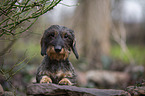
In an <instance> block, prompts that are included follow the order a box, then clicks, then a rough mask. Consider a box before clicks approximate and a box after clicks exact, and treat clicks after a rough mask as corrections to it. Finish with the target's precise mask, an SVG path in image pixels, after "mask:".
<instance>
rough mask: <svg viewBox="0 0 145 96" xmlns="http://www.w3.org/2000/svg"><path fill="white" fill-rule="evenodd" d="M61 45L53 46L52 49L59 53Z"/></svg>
mask: <svg viewBox="0 0 145 96" xmlns="http://www.w3.org/2000/svg"><path fill="white" fill-rule="evenodd" d="M61 49H62V47H61V46H55V47H54V50H55V52H56V53H59V52H60V51H61Z"/></svg>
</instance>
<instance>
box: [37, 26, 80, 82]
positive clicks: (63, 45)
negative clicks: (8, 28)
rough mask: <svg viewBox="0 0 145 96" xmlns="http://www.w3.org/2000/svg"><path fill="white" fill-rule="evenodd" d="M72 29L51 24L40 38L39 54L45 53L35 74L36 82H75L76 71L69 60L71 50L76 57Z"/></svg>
mask: <svg viewBox="0 0 145 96" xmlns="http://www.w3.org/2000/svg"><path fill="white" fill-rule="evenodd" d="M75 44H76V41H75V36H74V31H73V30H71V29H68V28H66V27H64V26H59V25H52V26H51V27H49V28H48V29H47V30H45V32H44V34H43V37H42V39H41V55H42V56H43V55H45V57H44V59H43V61H42V64H41V65H40V66H39V67H38V70H37V74H36V81H37V83H55V84H65V85H75V84H76V73H75V71H74V68H73V66H72V64H71V62H69V59H68V57H69V54H70V52H71V50H72V51H73V53H74V54H75V56H76V58H78V53H77V50H76V47H75Z"/></svg>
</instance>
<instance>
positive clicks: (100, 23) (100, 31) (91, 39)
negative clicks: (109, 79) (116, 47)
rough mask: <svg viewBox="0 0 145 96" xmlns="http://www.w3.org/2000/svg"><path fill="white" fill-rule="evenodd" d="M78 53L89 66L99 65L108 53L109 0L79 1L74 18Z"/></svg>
mask: <svg viewBox="0 0 145 96" xmlns="http://www.w3.org/2000/svg"><path fill="white" fill-rule="evenodd" d="M73 24H74V29H75V31H77V33H76V34H77V38H79V39H78V41H80V42H78V43H79V52H80V53H81V55H82V56H83V57H86V58H87V60H88V61H89V63H90V64H92V65H93V68H94V66H96V65H97V64H96V63H95V62H98V63H101V60H100V57H101V56H102V55H109V51H110V41H109V36H110V25H111V20H110V0H91V1H90V0H80V5H79V6H78V7H77V8H76V14H75V16H74V22H73Z"/></svg>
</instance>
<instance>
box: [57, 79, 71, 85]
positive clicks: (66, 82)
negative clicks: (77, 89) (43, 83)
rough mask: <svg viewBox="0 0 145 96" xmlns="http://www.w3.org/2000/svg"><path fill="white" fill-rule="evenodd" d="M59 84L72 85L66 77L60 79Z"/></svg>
mask: <svg viewBox="0 0 145 96" xmlns="http://www.w3.org/2000/svg"><path fill="white" fill-rule="evenodd" d="M59 84H60V85H61V84H62V85H73V84H72V83H71V82H70V81H69V79H67V78H63V79H62V80H60V81H59Z"/></svg>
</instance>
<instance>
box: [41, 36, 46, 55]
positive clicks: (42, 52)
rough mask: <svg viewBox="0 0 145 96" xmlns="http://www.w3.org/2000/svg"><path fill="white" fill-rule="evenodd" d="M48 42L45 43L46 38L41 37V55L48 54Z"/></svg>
mask: <svg viewBox="0 0 145 96" xmlns="http://www.w3.org/2000/svg"><path fill="white" fill-rule="evenodd" d="M46 48H47V47H46V44H45V41H44V38H43V37H42V39H41V55H42V56H44V55H46Z"/></svg>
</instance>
